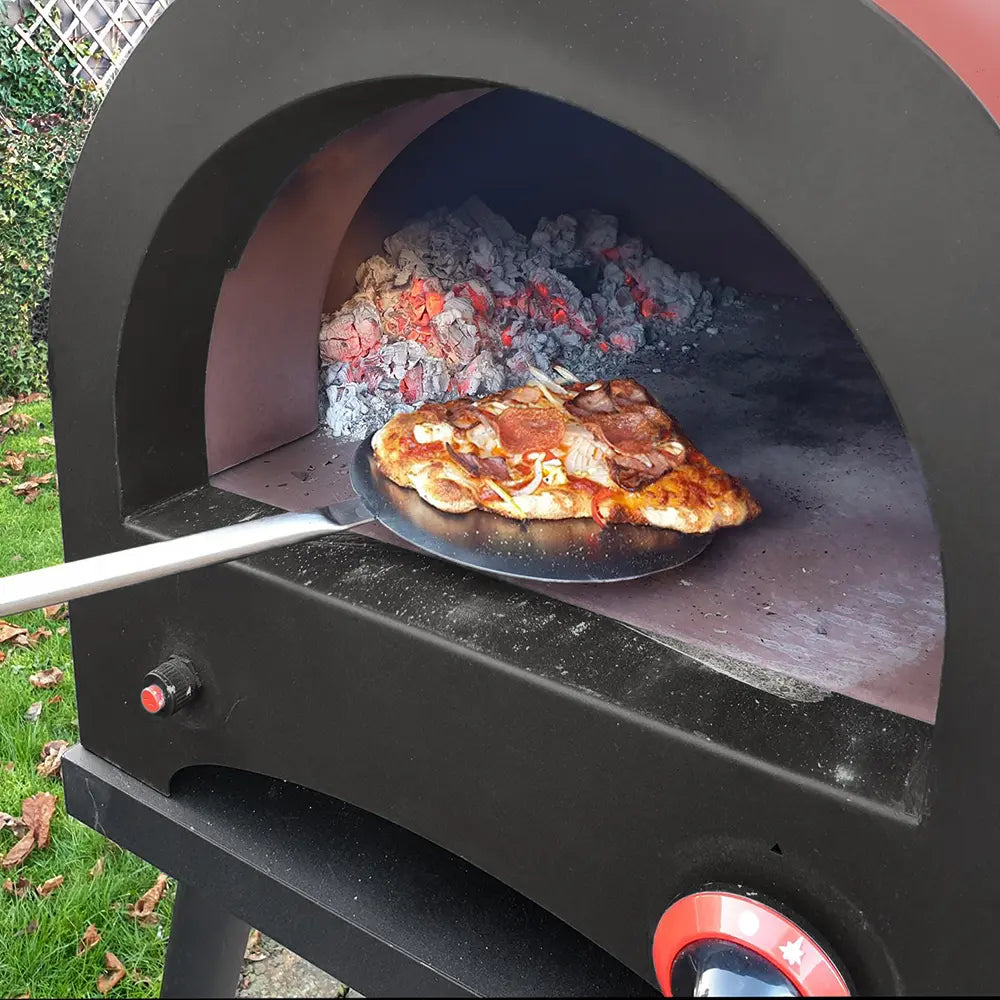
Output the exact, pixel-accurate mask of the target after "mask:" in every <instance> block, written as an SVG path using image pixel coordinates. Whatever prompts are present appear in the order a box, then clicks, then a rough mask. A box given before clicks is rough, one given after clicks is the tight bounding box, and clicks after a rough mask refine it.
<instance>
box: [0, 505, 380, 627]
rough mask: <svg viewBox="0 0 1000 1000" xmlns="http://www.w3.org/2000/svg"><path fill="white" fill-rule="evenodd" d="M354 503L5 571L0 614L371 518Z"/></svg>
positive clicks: (212, 562) (232, 556)
mask: <svg viewBox="0 0 1000 1000" xmlns="http://www.w3.org/2000/svg"><path fill="white" fill-rule="evenodd" d="M354 509H355V510H356V511H357V515H356V516H355V517H354V518H353V519H352V518H350V517H344V518H341V517H337V516H336V515H335V513H334V511H333V510H332V509H331V511H330V514H329V515H328V514H324V513H320V512H318V511H314V512H311V513H308V514H276V515H275V516H273V517H262V518H260V519H258V520H256V521H246V522H245V523H243V524H232V525H229V526H228V527H225V528H215V529H213V530H211V531H202V532H200V533H198V534H196V535H186V536H185V537H183V538H172V539H170V541H166V542H154V543H152V544H150V545H138V546H136V547H135V548H133V549H125V550H123V551H121V552H109V553H107V554H106V555H100V556H92V557H91V558H89V559H80V560H78V561H77V562H70V563H64V564H63V565H61V566H50V567H49V568H48V569H38V570H34V571H32V572H30V573H21V574H19V575H17V576H10V577H6V578H4V579H0V616H3V615H11V614H16V613H17V612H18V611H31V610H33V609H34V608H42V607H47V606H48V605H50V604H61V603H62V602H63V601H69V600H72V599H73V598H74V597H86V596H87V595H88V594H101V593H104V591H107V590H115V589H117V588H118V587H128V586H130V585H131V584H133V583H143V582H145V581H146V580H157V579H159V578H160V577H164V576H170V575H172V574H173V573H180V572H182V571H184V570H188V569H197V568H198V567H200V566H212V565H215V564H216V563H221V562H226V561H228V560H229V559H235V558H236V557H237V556H246V555H250V553H252V552H262V551H264V550H265V549H273V548H277V547H278V546H280V545H290V544H292V543H293V542H302V541H305V540H306V539H308V538H318V537H319V536H320V535H326V534H329V533H330V532H332V531H344V530H345V529H347V528H351V527H354V526H356V525H358V524H363V523H364V522H366V521H370V520H371V516H370V515H369V514H368V513H367V511H365V510H364V508H362V507H361V505H360V503H356V504H355V508H354Z"/></svg>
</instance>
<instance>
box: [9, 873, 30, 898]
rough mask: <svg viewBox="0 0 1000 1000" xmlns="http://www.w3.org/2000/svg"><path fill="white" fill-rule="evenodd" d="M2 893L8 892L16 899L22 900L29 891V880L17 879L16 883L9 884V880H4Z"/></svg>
mask: <svg viewBox="0 0 1000 1000" xmlns="http://www.w3.org/2000/svg"><path fill="white" fill-rule="evenodd" d="M3 891H4V892H9V893H10V894H11V895H12V896H14V897H15V898H16V899H24V897H25V896H26V895H27V894H28V893H29V892H30V891H31V879H30V878H19V879H18V880H17V881H16V882H11V880H10V879H9V878H8V879H5V880H4V883H3Z"/></svg>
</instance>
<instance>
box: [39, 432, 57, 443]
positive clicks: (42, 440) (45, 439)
mask: <svg viewBox="0 0 1000 1000" xmlns="http://www.w3.org/2000/svg"><path fill="white" fill-rule="evenodd" d="M38 443H39V444H40V445H47V444H51V445H54V444H55V443H56V439H55V438H54V437H48V436H47V435H45V434H43V435H42V436H41V437H40V438H39V439H38Z"/></svg>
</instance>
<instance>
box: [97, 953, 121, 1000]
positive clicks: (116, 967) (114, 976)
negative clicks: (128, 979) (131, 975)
mask: <svg viewBox="0 0 1000 1000" xmlns="http://www.w3.org/2000/svg"><path fill="white" fill-rule="evenodd" d="M104 968H105V969H107V970H108V971H109V972H110V973H111V975H110V976H99V977H98V979H97V992H98V993H108V992H109V991H111V990H113V989H114V988H115V987H116V986H117V985H118V984H119V983H120V982H121V981H122V980H123V979H124V978H125V966H124V965H122V963H121V962H119V961H118V957H117V956H116V955H115V954H114V952H111V951H106V952H105V953H104Z"/></svg>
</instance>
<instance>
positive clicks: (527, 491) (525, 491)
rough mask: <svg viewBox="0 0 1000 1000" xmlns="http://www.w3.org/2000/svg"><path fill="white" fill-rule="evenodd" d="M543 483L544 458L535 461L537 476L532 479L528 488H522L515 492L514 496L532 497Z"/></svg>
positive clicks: (540, 457)
mask: <svg viewBox="0 0 1000 1000" xmlns="http://www.w3.org/2000/svg"><path fill="white" fill-rule="evenodd" d="M541 483H542V456H541V455H539V456H538V457H537V458H536V459H535V474H534V475H533V476H532V477H531V482H530V483H528V484H527V486H522V487H521V488H520V489H519V490H514V496H516V497H522V496H530V495H531V494H532V493H534V492H535V490H537V489H538V487H539V486H540V485H541Z"/></svg>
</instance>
